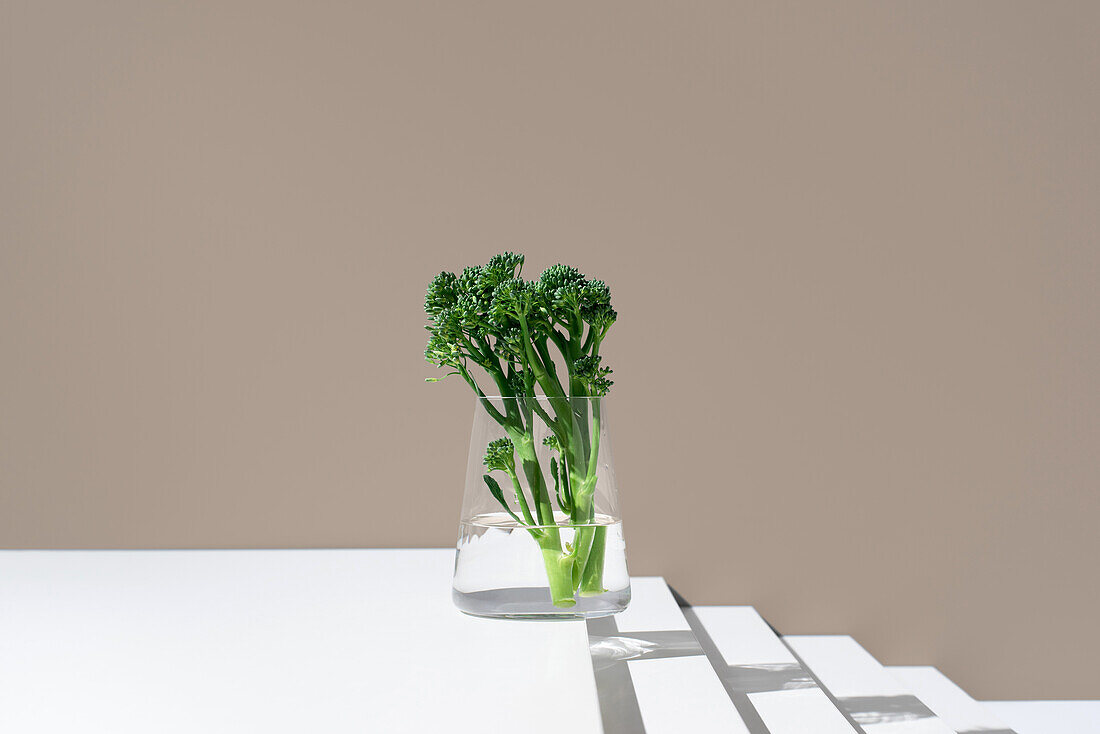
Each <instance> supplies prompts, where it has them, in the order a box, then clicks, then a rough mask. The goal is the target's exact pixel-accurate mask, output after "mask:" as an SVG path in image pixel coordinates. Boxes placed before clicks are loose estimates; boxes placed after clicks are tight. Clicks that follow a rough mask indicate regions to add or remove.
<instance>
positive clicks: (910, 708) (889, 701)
mask: <svg viewBox="0 0 1100 734" xmlns="http://www.w3.org/2000/svg"><path fill="white" fill-rule="evenodd" d="M837 700H838V701H840V705H841V706H842V707H843V708H844V710H845V711H847V712H848V713H849V714H850V715H851V717H852V718H853V719H855V720H856V721H857V722H859V723H860V724H885V723H888V722H895V721H912V720H914V719H927V718H929V717H931V716H935V714H934V713H932V710H931V709H929V708H928V707H927V706H925V705H924V704H923V703H921V700H920V699H919V698H917V697H916V696H849V697H847V698H838V699H837Z"/></svg>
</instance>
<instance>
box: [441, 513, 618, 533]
mask: <svg viewBox="0 0 1100 734" xmlns="http://www.w3.org/2000/svg"><path fill="white" fill-rule="evenodd" d="M475 520H477V516H476V515H475V516H474V517H469V518H463V519H462V520H460V521H459V522H460V524H462V525H476V526H477V527H479V528H507V529H508V530H545V529H547V528H557V529H559V530H562V529H565V530H569V529H571V528H609V527H611V526H612V525H618V524H621V523H622V521H623V519H622V518H621V517H616V518H615V521H614V522H580V523H576V524H573V523H570V524H567V525H510V524H504V525H492V524H489V523H483V522H475Z"/></svg>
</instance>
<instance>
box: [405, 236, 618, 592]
mask: <svg viewBox="0 0 1100 734" xmlns="http://www.w3.org/2000/svg"><path fill="white" fill-rule="evenodd" d="M522 270H523V255H517V254H514V253H511V252H506V253H504V254H502V255H496V256H494V257H493V258H492V259H490V260H489V262H488V263H486V264H485V265H481V266H473V267H468V268H466V269H464V270H463V271H462V273H461V274H459V275H455V274H454V273H448V272H443V273H440V274H439V275H437V276H436V277H435V278H434V279H433V280H432V282H431V284H430V285H429V286H428V293H427V296H426V297H425V299H424V310H425V312H427V315H428V321H429V322H430V323H429V325H428V327H427V329H428V333H429V335H430V336H429V337H428V347H427V349H426V350H425V351H424V356H425V357H426V358H427V360H428V361H429V362H431V363H432V364H435V365H437V366H439V367H445V368H449V369H450V370H451V371H450V372H448V373H447V376H449V375H460V376H461V377H462V379H463V380H465V381H466V382H467V384H469V386H470V388H471V389H473V391H474V393H476V394H477V396H478V398H480V404H481V406H482V407H483V408H484V409H485V410H486V411H487V412H488V414H489V415H490V416H491V417H492V419H493V420H494V421H496V422H497V423H499V424H500V425H501V427H502V428H503V429H504V433H505V434H506V436H507V438H501V439H497V440H496V441H493V442H491V443H490V444H489V446H488V447H487V449H486V453H485V467H486V469H487V470H488V472H489V473H486V474H485V476H484V481H485V484H486V486H487V487H488V489H489V492H490V494H492V496H493V497H494V498H495V499H496V500H497V502H499V503H500V504H501V505H502V506H503V507H504V509H505V510H506V511H507V512H508V514H509V515H511V516H512V518H513V519H514V520H515V521H516V522H517V523H518V524H519V525H520V526H522V527H525V528H527V531H528V532H529V533H530V534H531V536H532V537H533V538H534V539H535V541H536V542H537V543H538V545H539V547H540V548H541V549H542V556H543V561H544V563H545V565H546V572H547V579H548V581H549V585H550V593H551V596H552V598H553V602H554V604H555V606H560V607H571V606H573V605H575V604H576V595H577V594H580V595H581V596H594V595H598V594H601V593H603V592H604V588H603V556H604V542H605V528H604V527H602V526H595V525H593V520H594V519H595V501H594V496H595V490H596V466H597V459H598V456H599V450H600V400H599V398H602V397H603V396H604V395H606V394H607V391H608V390H609V389H610V388H611V385H612V382H611V380H609V379H608V375H609V374H611V369H610V368H608V367H605V366H603V364H602V360H601V357H600V345H601V344H602V343H603V340H604V337H606V336H607V332H608V329H610V328H611V325H612V324H614V323H615V319H616V317H617V316H618V314H617V313H616V312H615V309H613V308H612V307H611V291H610V289H609V288H608V287H607V285H606V284H605V283H604V282H603V281H600V280H589V279H588V278H586V277H585V276H583V275H581V273H580V272H579V271H578V270H577V269H576V268H573V267H570V266H568V265H554V266H553V267H551V268H548V269H546V270H545V271H544V272H543V273H542V275H540V276H539V277H538V279H537V280H530V281H528V280H524V279H523V278H521V277H520V274H521V272H522ZM551 345H553V347H554V351H556V352H557V353H558V355H559V356H560V358H561V365H560V366H561V367H563V368H564V369H559V365H558V364H556V363H555V361H554V358H553V357H552V355H551ZM475 365H476V366H477V367H480V368H481V370H483V371H484V372H485V373H486V374H487V375H488V377H489V379H491V380H492V381H493V382H494V383H495V384H496V391H497V392H498V393H499V394H500V395H501V397H504V398H508V399H506V400H503V401H501V402H502V404H503V409H500V408H498V407H497V406H496V405H494V404H493V403H492V402H491V401H490V400H489V399H488V398H487V397H486V394H485V392H484V391H483V390H482V388H481V387H480V385H479V384H478V381H477V377H476V376H475V374H474V373H473V372H471V368H472V367H473V366H475ZM437 379H442V378H430V381H432V382H435V381H437ZM482 379H484V378H482ZM540 394H541V395H542V396H545V399H544V400H543V401H540V400H539V399H538V397H537V396H538V395H540ZM536 419H537V420H538V421H541V422H542V423H544V424H545V425H546V426H547V428H548V429H549V431H550V434H549V435H548V436H547V438H546V439H545V440H544V441H543V443H544V444H545V445H546V446H548V447H549V448H550V449H551V451H552V452H553V453H554V454H556V456H554V457H552V458H551V459H550V462H549V464H550V466H549V475H550V479H551V482H552V483H553V490H551V489H550V483H548V482H547V481H546V478H545V475H544V472H543V468H542V466H541V465H540V462H539V460H538V457H537V456H536V452H535V438H534V436H535V425H536V424H535V421H536ZM517 457H518V458H517ZM493 472H498V473H500V474H502V475H504V476H505V477H506V478H507V482H506V485H508V486H510V489H511V492H512V493H514V495H515V498H516V505H517V506H518V507H519V514H517V513H516V512H514V511H513V510H512V509H511V507H510V505H509V504H508V500H507V495H506V494H505V489H504V488H503V487H501V483H500V482H498V481H497V479H495V478H494V477H493V476H492V473H493ZM520 472H522V476H523V477H524V478H525V479H526V480H527V487H528V488H529V491H530V500H528V496H527V493H526V492H525V491H524V489H523V485H522V483H521V482H520ZM502 481H503V480H502ZM555 501H556V502H557V505H558V508H559V509H560V510H561V512H562V513H564V514H565V515H567V516H568V517H569V525H570V526H577V527H576V529H575V531H574V537H573V542H572V543H569V544H565V545H563V544H562V539H561V535H560V533H559V531H558V526H557V524H556V521H555V518H554V506H553V503H554V502H555Z"/></svg>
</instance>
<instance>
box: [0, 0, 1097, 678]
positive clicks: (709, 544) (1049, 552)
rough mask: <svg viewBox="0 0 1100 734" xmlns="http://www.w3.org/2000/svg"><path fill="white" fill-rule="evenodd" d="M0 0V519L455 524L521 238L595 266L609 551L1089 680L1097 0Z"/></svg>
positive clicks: (907, 641) (59, 539) (929, 659)
mask: <svg viewBox="0 0 1100 734" xmlns="http://www.w3.org/2000/svg"><path fill="white" fill-rule="evenodd" d="M0 8H2V10H0V29H2V30H0V34H2V36H3V42H2V43H0V71H2V74H0V85H2V99H3V105H2V112H0V156H2V174H0V238H2V248H0V349H2V359H0V546H3V547H7V548H31V547H35V548H132V547H137V548H145V547H169V548H175V547H257V546H259V547H270V546H295V547H305V546H309V547H313V546H449V545H451V544H452V543H453V542H454V537H455V530H456V523H457V513H458V508H459V502H460V495H461V491H462V481H463V474H464V467H465V456H466V451H467V440H468V431H469V426H470V420H471V415H472V403H471V400H470V397H469V395H468V394H467V390H466V387H465V386H464V385H463V384H461V383H458V382H453V383H443V384H436V385H431V384H425V383H424V381H423V378H424V377H426V376H429V375H432V374H434V372H433V370H432V369H431V368H430V367H429V366H428V365H427V364H425V363H424V362H423V359H422V355H421V352H422V349H423V342H424V333H423V331H422V328H421V327H422V324H423V314H422V298H423V289H424V286H425V285H426V284H427V282H428V280H429V279H430V278H431V277H432V276H433V275H434V274H435V273H437V272H438V271H439V270H441V269H459V268H461V267H462V266H463V265H466V264H470V263H478V262H483V261H484V260H485V259H487V258H488V257H489V256H490V255H491V254H493V253H494V252H497V251H500V250H504V249H512V250H517V251H521V252H525V253H527V255H528V262H529V265H530V267H529V270H531V271H533V272H535V273H537V272H538V271H539V270H541V269H542V268H543V267H545V266H548V265H551V264H553V263H554V262H557V261H564V262H568V263H573V264H576V265H578V266H580V267H581V268H582V270H584V271H585V272H587V273H590V274H592V275H595V276H599V277H602V278H604V279H606V280H607V281H609V282H610V284H611V286H612V288H613V292H614V296H615V301H616V306H617V308H618V310H619V311H620V313H621V320H620V322H619V324H618V325H616V327H615V329H614V331H613V332H612V334H611V335H610V336H609V340H608V342H607V343H606V348H605V350H604V352H605V354H606V355H607V359H608V361H609V363H610V364H611V365H612V366H614V367H615V368H616V374H615V377H616V380H617V384H616V387H615V390H614V392H613V403H611V404H610V405H609V410H610V411H612V413H611V420H612V421H613V422H612V426H611V427H612V431H613V440H614V443H615V451H616V459H617V464H618V470H619V476H620V479H621V482H622V491H623V505H624V510H625V516H626V521H627V531H628V539H629V542H630V549H629V550H630V561H631V564H632V569H633V571H634V572H635V573H641V574H663V575H665V576H666V577H667V578H668V579H669V580H670V582H671V583H672V584H673V585H674V586H675V587H676V588H677V589H678V590H679V591H680V592H681V593H682V594H683V595H684V596H686V597H687V598H688V599H689V600H690V601H692V602H694V603H704V604H716V603H726V604H753V605H755V606H756V607H757V608H758V609H760V611H761V612H762V613H763V614H764V615H765V616H766V617H767V618H768V619H769V620H771V621H772V623H773V624H774V625H776V626H777V627H778V628H779V629H780V630H781V631H784V632H798V633H850V634H852V635H854V636H855V637H856V638H857V639H859V640H860V641H861V642H862V643H863V644H864V645H865V646H866V647H867V648H868V649H869V650H870V651H871V652H872V653H874V654H875V655H876V656H878V657H879V658H880V659H881V660H884V661H886V662H888V663H911V664H921V663H925V664H932V665H936V666H938V667H940V668H941V669H942V670H944V671H945V672H946V673H947V674H948V675H950V676H951V677H952V678H954V679H955V680H956V681H958V682H959V683H960V684H961V685H963V686H964V687H966V688H967V689H968V690H970V691H971V692H972V693H973V694H974V695H976V696H979V697H999V698H1009V697H1033V698H1040V697H1061V698H1073V697H1091V698H1095V697H1100V677H1098V673H1097V667H1096V654H1097V652H1098V648H1100V635H1098V632H1097V620H1098V618H1100V592H1098V584H1097V576H1098V574H1097V557H1098V553H1100V542H1098V540H1097V528H1098V524H1100V494H1098V491H1097V484H1098V481H1100V451H1098V447H1100V390H1098V382H1097V375H1098V374H1100V331H1098V328H1097V317H1098V315H1100V288H1098V285H1100V283H1098V280H1100V278H1098V276H1100V247H1098V235H1100V215H1098V208H1097V202H1098V201H1100V134H1098V130H1100V119H1098V118H1100V85H1098V84H1097V77H1098V72H1100V45H1098V44H1097V40H1096V39H1097V38H1098V37H1100V5H1098V4H1096V3H1092V2H1080V3H1074V2H971V3H954V2H922V3H897V2H875V3H849V2H846V3H839V4H837V3H833V4H825V3H809V2H807V3H799V4H793V5H787V4H784V5H779V4H775V3H735V2H722V3H717V2H701V3H659V2H607V3H571V2H567V3H515V2H463V3H447V2H441V3H419V2H394V3H344V2H321V3H300V4H295V3H270V2H263V3H259V2H257V3H243V2H228V3H226V2H201V3H195V2H179V3H166V2H158V3H149V2H132V3H117V2H100V3H82V2H72V1H69V2H29V3H15V2H4V3H3V4H2V5H0Z"/></svg>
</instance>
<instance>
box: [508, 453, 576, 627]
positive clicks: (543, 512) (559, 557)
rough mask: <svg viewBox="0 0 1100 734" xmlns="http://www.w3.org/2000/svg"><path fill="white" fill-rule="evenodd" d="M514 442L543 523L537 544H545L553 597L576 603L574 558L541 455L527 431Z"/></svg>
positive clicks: (560, 604) (560, 603)
mask: <svg viewBox="0 0 1100 734" xmlns="http://www.w3.org/2000/svg"><path fill="white" fill-rule="evenodd" d="M513 443H515V445H516V454H517V455H518V456H519V458H520V461H521V463H522V465H523V472H524V474H525V475H526V477H527V483H528V485H529V486H530V487H531V499H532V500H533V501H534V503H535V513H536V516H537V518H538V523H539V525H540V526H541V528H540V529H541V531H542V535H541V537H540V538H539V541H538V544H539V547H540V548H542V561H543V565H545V566H546V578H547V581H548V582H549V585H550V597H551V600H552V601H553V603H554V606H556V607H572V606H574V605H575V604H576V603H577V602H576V599H574V598H573V592H574V590H575V588H576V587H575V586H574V584H573V567H574V564H575V559H574V557H573V555H572V554H569V553H563V552H562V545H561V534H560V533H559V531H558V526H557V523H556V522H555V520H554V507H553V505H552V504H551V501H550V493H549V490H548V488H547V486H546V481H545V479H544V478H543V474H542V467H540V466H539V460H538V456H537V455H536V454H535V446H534V440H533V439H532V437H531V435H530V433H527V434H525V435H524V436H523V437H522V438H520V439H519V440H518V441H517V440H516V439H515V438H513Z"/></svg>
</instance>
